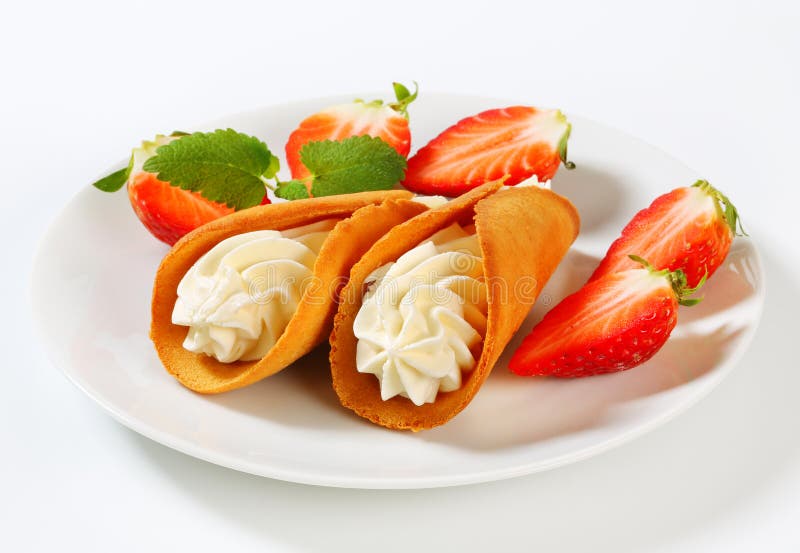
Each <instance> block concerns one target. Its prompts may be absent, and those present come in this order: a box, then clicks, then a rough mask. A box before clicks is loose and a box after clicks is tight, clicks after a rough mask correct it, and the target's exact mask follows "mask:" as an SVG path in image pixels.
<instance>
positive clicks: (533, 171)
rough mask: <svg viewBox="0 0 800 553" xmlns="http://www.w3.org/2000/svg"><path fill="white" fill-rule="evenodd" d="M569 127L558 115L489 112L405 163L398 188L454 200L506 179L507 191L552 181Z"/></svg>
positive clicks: (529, 110)
mask: <svg viewBox="0 0 800 553" xmlns="http://www.w3.org/2000/svg"><path fill="white" fill-rule="evenodd" d="M570 130H571V125H570V124H569V122H568V121H567V118H566V117H565V116H564V114H562V113H561V112H560V111H558V110H554V109H553V110H548V109H537V108H534V107H529V106H512V107H507V108H504V109H490V110H488V111H484V112H482V113H479V114H478V115H473V116H472V117H467V118H466V119H462V120H461V121H459V122H458V123H456V124H455V125H453V126H452V127H450V128H448V129H445V130H444V131H443V132H442V133H441V134H439V136H437V137H436V138H434V139H433V140H431V141H430V142H429V143H428V144H427V145H426V146H425V147H424V148H422V149H420V150H419V151H418V152H417V153H416V154H415V155H414V156H412V157H411V159H409V160H408V170H407V171H406V178H405V181H404V182H403V186H405V187H406V188H408V189H409V190H412V191H414V192H418V193H422V194H443V195H445V196H457V195H459V194H462V193H464V192H466V191H467V190H471V189H472V188H475V187H476V186H480V185H481V184H484V183H486V182H489V181H493V180H497V179H501V178H503V177H506V180H505V184H507V185H509V186H511V185H514V184H517V183H520V182H522V181H524V180H526V179H528V178H530V177H532V176H534V175H536V177H537V178H538V180H539V181H541V182H544V181H546V180H549V179H551V178H553V175H555V173H556V171H557V170H558V167H559V165H560V164H561V163H562V162H563V163H564V166H565V167H567V169H572V168H574V167H575V164H573V163H572V162H569V161H567V140H568V139H569V133H570Z"/></svg>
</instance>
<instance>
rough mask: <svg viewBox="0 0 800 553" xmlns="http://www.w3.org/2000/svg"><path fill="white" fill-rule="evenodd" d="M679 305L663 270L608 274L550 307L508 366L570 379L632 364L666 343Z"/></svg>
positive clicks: (516, 370) (529, 373) (528, 373)
mask: <svg viewBox="0 0 800 553" xmlns="http://www.w3.org/2000/svg"><path fill="white" fill-rule="evenodd" d="M677 308H678V298H677V296H676V292H675V291H674V289H673V287H672V284H671V281H670V279H669V278H668V275H667V274H664V273H663V272H662V273H655V272H653V271H650V270H648V269H641V268H640V269H632V270H628V271H624V272H620V273H614V274H610V275H606V276H604V277H602V278H600V279H598V280H595V281H594V282H590V283H588V284H586V285H585V286H584V287H583V288H581V289H580V290H578V291H577V292H576V293H574V294H572V295H570V296H567V297H566V298H565V299H564V300H563V301H562V302H561V303H559V304H558V305H556V307H554V308H553V309H552V310H551V311H550V312H548V313H547V314H546V315H545V317H544V318H543V319H542V321H541V322H540V323H539V324H538V325H537V326H536V327H534V329H533V331H532V332H531V333H530V334H529V335H528V336H527V337H526V338H525V340H524V341H523V342H522V345H521V346H520V347H519V349H518V350H517V351H516V352H515V353H514V356H513V357H512V359H511V362H510V365H509V366H510V368H511V371H512V372H514V373H516V374H519V375H524V376H557V377H565V378H572V377H582V376H590V375H596V374H603V373H610V372H617V371H622V370H627V369H630V368H633V367H635V366H636V365H639V364H641V363H644V362H645V361H647V360H648V359H650V358H651V357H652V356H653V355H654V354H655V353H656V352H657V351H658V350H659V349H660V348H661V346H663V345H664V343H665V342H666V340H667V338H668V337H669V335H670V333H671V332H672V330H673V328H675V324H676V323H677Z"/></svg>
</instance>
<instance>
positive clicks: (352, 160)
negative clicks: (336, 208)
mask: <svg viewBox="0 0 800 553" xmlns="http://www.w3.org/2000/svg"><path fill="white" fill-rule="evenodd" d="M300 160H301V161H302V162H303V165H305V166H306V167H307V168H308V170H309V171H311V174H312V175H313V177H314V180H313V184H312V187H311V193H312V194H313V195H314V196H332V195H334V194H349V193H352V192H364V191H366V190H388V189H390V188H392V187H393V186H394V185H396V184H397V183H399V182H400V181H401V180H403V175H404V174H405V170H406V159H405V158H404V157H403V156H401V155H400V154H398V153H397V151H395V149H394V148H392V147H391V146H389V144H387V143H386V142H384V141H383V140H381V139H380V138H376V137H371V136H352V137H350V138H346V139H344V140H342V141H332V140H324V141H322V142H308V143H306V144H305V145H304V146H303V147H302V149H301V150H300Z"/></svg>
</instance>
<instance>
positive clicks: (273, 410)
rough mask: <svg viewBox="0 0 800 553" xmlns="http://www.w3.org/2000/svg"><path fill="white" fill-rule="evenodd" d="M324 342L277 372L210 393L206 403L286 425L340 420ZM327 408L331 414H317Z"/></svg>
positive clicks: (325, 425)
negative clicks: (222, 390)
mask: <svg viewBox="0 0 800 553" xmlns="http://www.w3.org/2000/svg"><path fill="white" fill-rule="evenodd" d="M328 351H329V347H328V345H327V344H322V345H321V346H319V347H317V348H316V349H314V350H313V351H312V352H311V353H309V354H308V355H306V356H304V357H302V358H301V359H299V360H298V361H296V362H295V363H294V364H293V365H292V366H290V367H287V368H286V369H284V370H283V371H281V372H279V373H278V374H276V375H274V376H271V377H269V378H267V379H265V380H262V381H261V382H258V383H256V384H254V385H252V386H248V387H246V388H242V389H240V390H234V391H232V392H227V393H224V394H219V395H214V396H202V398H203V399H204V400H206V401H208V402H210V403H214V404H216V405H219V406H222V407H224V408H226V409H230V410H234V411H240V412H242V413H246V414H248V415H250V416H253V417H259V418H264V419H270V420H271V421H273V422H276V423H279V424H282V425H286V426H303V427H307V428H329V427H332V426H338V425H340V424H341V420H338V417H336V415H337V414H339V413H340V412H341V415H345V410H344V409H343V408H342V407H341V406H340V405H339V400H338V398H337V397H336V393H335V392H334V391H333V388H332V387H331V377H330V366H329V365H328ZM323 412H330V414H331V416H320V413H323Z"/></svg>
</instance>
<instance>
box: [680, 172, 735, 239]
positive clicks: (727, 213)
mask: <svg viewBox="0 0 800 553" xmlns="http://www.w3.org/2000/svg"><path fill="white" fill-rule="evenodd" d="M692 186H693V187H695V188H699V189H700V190H702V191H703V192H705V193H706V194H708V195H709V196H711V197H712V198H714V200H715V203H716V207H717V212H718V213H719V214H720V216H721V217H723V218H724V219H725V222H726V223H727V225H728V227H729V228H730V229H731V232H732V233H733V235H734V236H747V233H746V232H745V230H744V227H742V220H741V218H740V217H739V211H738V210H737V209H736V206H735V205H733V202H731V201H730V199H728V197H727V196H726V195H725V194H723V193H722V192H720V191H719V190H717V189H716V188H714V187H713V186H711V184H710V183H709V182H708V181H707V180H699V181H697V182H696V183H694V184H693V185H692ZM720 204H722V207H720Z"/></svg>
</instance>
